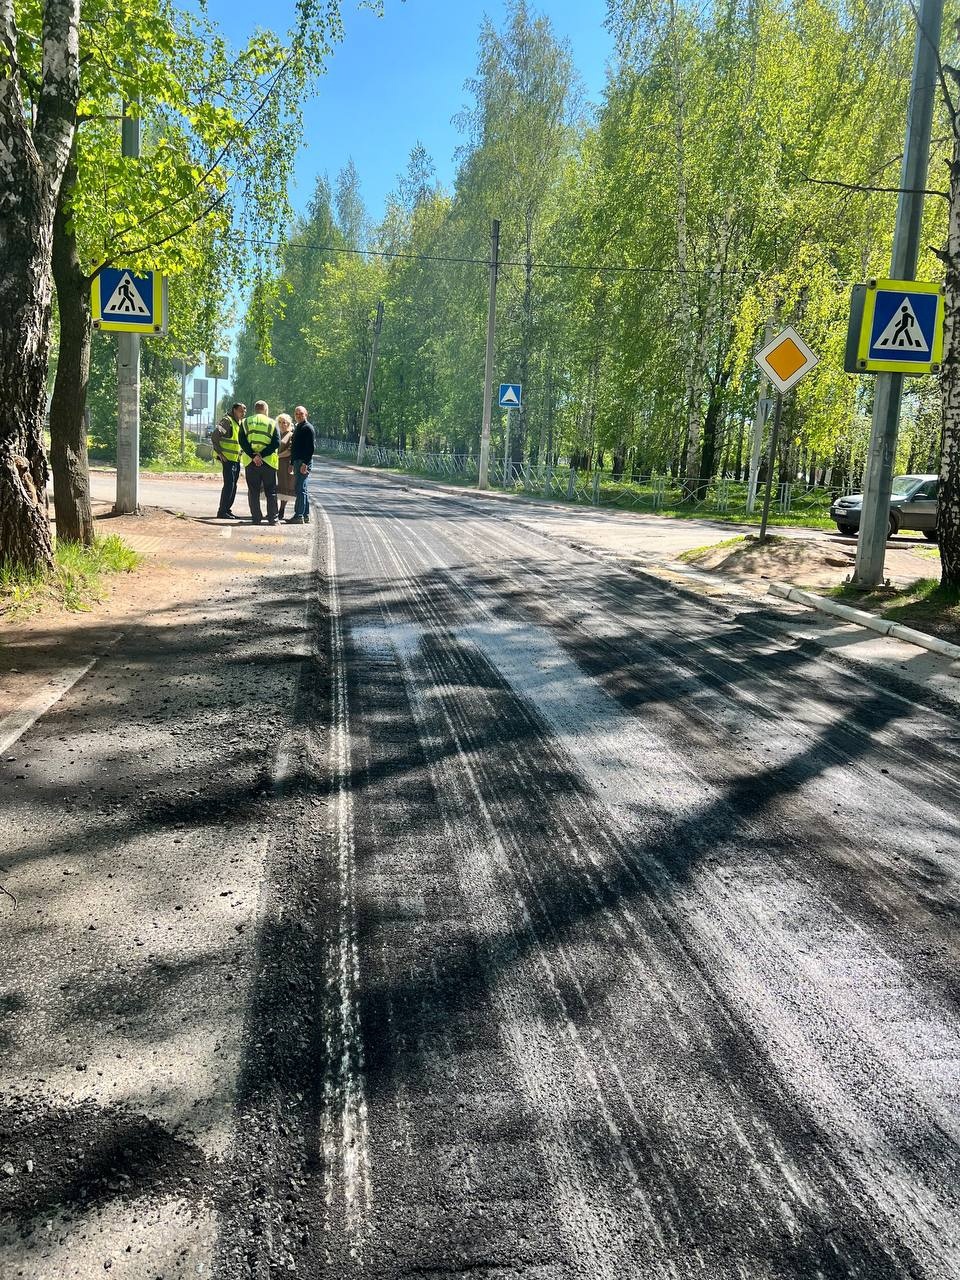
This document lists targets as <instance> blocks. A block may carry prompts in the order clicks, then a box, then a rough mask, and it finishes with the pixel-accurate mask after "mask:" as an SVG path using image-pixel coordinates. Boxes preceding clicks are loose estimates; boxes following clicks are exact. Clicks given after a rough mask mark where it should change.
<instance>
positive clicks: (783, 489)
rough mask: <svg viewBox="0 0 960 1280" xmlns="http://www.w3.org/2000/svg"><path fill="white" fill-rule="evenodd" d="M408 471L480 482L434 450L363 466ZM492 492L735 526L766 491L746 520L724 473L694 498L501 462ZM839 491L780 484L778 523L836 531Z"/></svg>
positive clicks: (472, 463)
mask: <svg viewBox="0 0 960 1280" xmlns="http://www.w3.org/2000/svg"><path fill="white" fill-rule="evenodd" d="M317 452H318V453H322V454H327V455H332V456H334V457H340V458H345V459H348V460H349V461H351V462H354V463H355V462H356V460H357V445H356V444H355V443H353V442H351V441H349V440H332V439H329V438H320V439H318V440H317ZM362 465H364V466H368V467H382V468H385V469H388V470H391V471H402V472H405V473H406V474H408V475H421V476H429V477H433V478H437V479H443V480H448V481H451V482H453V483H458V484H476V483H477V480H478V476H479V460H478V459H477V458H476V457H473V456H472V455H468V454H459V453H430V452H426V451H424V450H420V449H405V450H400V449H387V448H384V447H382V446H380V445H368V446H367V448H366V450H365V451H364V455H363V464H362ZM489 480H490V487H491V489H499V490H501V491H504V492H513V493H526V494H529V495H530V496H531V497H537V498H550V499H552V500H554V501H556V500H558V499H559V500H560V501H562V502H572V503H579V504H583V505H588V506H597V507H618V508H620V509H621V510H624V511H649V512H659V513H661V514H663V515H675V516H681V517H683V516H686V517H689V516H706V515H709V516H718V517H720V518H722V519H725V520H730V521H751V520H756V521H759V519H760V511H761V509H762V505H763V489H762V486H761V489H760V492H759V494H758V496H757V503H756V507H755V509H754V514H753V515H752V516H748V515H747V485H746V483H745V482H743V481H738V480H733V479H731V478H730V477H729V476H719V477H716V478H715V479H713V480H711V481H710V482H709V484H707V485H705V486H704V487H703V489H702V490H701V492H700V493H699V494H698V496H697V497H696V498H694V499H690V498H687V497H686V496H685V492H684V489H683V486H682V484H681V482H680V481H679V480H678V479H677V478H676V477H674V476H666V475H651V476H636V475H635V476H632V477H631V478H629V479H627V478H626V476H622V477H621V478H620V479H619V480H617V479H614V476H613V473H612V472H610V471H604V470H600V469H596V470H594V471H592V472H590V471H577V470H575V469H573V468H572V467H569V466H562V465H559V464H558V465H556V466H550V465H547V464H541V465H539V466H535V465H531V464H530V463H524V464H523V466H517V465H514V464H512V463H507V464H506V465H504V462H503V460H502V459H499V460H497V461H491V466H490V476H489ZM838 492H839V491H838V490H835V489H833V490H831V489H824V488H810V487H809V486H807V485H803V484H781V485H779V486H778V487H777V488H776V489H775V490H774V492H773V495H772V501H771V513H772V518H774V519H775V520H776V522H777V523H779V524H814V525H821V526H830V525H831V524H832V521H831V520H830V517H829V508H830V503H831V501H832V500H833V498H834V497H835V496H836V495H837V493H838Z"/></svg>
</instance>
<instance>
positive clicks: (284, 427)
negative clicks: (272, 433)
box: [277, 413, 297, 520]
mask: <svg viewBox="0 0 960 1280" xmlns="http://www.w3.org/2000/svg"><path fill="white" fill-rule="evenodd" d="M277 431H278V432H279V433H280V448H279V449H278V450H277V458H278V460H279V466H278V467H277V498H278V499H279V502H280V510H279V511H278V512H277V519H278V520H282V519H283V517H284V516H285V515H286V514H287V502H288V501H289V500H290V499H291V498H295V497H296V496H297V494H296V489H295V488H294V485H293V467H292V466H291V465H290V446H291V445H292V444H293V419H292V418H291V417H290V415H289V413H278V414H277Z"/></svg>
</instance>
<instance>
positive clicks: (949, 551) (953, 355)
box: [937, 123, 960, 589]
mask: <svg viewBox="0 0 960 1280" xmlns="http://www.w3.org/2000/svg"><path fill="white" fill-rule="evenodd" d="M954 128H955V131H956V123H955V125H954ZM943 256H944V261H945V264H946V269H947V270H946V325H945V330H944V343H943V369H942V372H941V374H940V385H941V388H942V392H943V448H942V451H941V455H940V494H939V505H938V510H937V530H938V534H939V541H940V563H941V582H942V584H943V586H945V587H952V588H954V589H960V138H955V141H954V151H953V161H952V163H951V165H950V216H949V222H948V226H947V248H946V253H945V254H944V255H943Z"/></svg>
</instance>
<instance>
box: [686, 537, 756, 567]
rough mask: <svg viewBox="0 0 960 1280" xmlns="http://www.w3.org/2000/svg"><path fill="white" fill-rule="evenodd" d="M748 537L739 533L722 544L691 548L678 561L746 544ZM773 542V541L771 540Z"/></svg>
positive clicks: (713, 543) (724, 540) (708, 544)
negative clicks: (742, 543)
mask: <svg viewBox="0 0 960 1280" xmlns="http://www.w3.org/2000/svg"><path fill="white" fill-rule="evenodd" d="M746 540H747V536H746V534H744V533H738V534H737V535H736V537H734V538H724V539H723V541H722V542H708V543H707V544H706V545H705V546H703V547H690V548H688V550H686V551H681V552H680V554H679V555H678V556H677V559H678V560H687V561H689V560H696V558H697V557H698V556H702V555H703V554H704V553H705V552H707V551H721V550H723V549H724V548H725V547H736V546H739V545H740V543H741V542H746ZM769 541H771V542H772V541H773V539H772V538H771V539H769Z"/></svg>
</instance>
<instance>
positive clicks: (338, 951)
mask: <svg viewBox="0 0 960 1280" xmlns="http://www.w3.org/2000/svg"><path fill="white" fill-rule="evenodd" d="M323 520H324V525H325V527H326V534H327V578H328V581H329V584H330V585H329V591H330V651H331V652H330V656H331V663H330V666H331V679H332V685H333V697H332V704H333V705H332V715H331V726H330V729H331V732H330V757H329V758H330V772H331V775H332V778H333V782H334V787H335V790H336V802H335V804H334V806H333V811H332V818H333V826H334V832H333V834H334V840H335V847H336V851H337V872H338V878H339V890H340V903H339V908H340V909H339V912H338V920H337V938H336V940H335V941H334V943H333V953H334V954H333V964H332V971H333V973H334V974H335V979H334V981H335V982H336V988H337V991H336V995H337V1008H336V1017H337V1022H336V1027H335V1032H336V1036H337V1038H338V1039H339V1044H338V1045H334V1044H333V1042H332V1040H333V1037H332V1031H331V1030H328V1033H327V1049H328V1057H329V1059H330V1062H331V1072H330V1075H328V1078H327V1080H326V1082H325V1084H324V1103H325V1105H324V1118H323V1131H322V1146H323V1150H324V1156H325V1161H326V1165H327V1169H328V1170H332V1169H333V1168H334V1167H335V1165H336V1164H337V1163H339V1164H340V1167H341V1170H342V1176H343V1197H344V1208H345V1218H346V1228H347V1233H348V1234H349V1236H350V1237H351V1238H352V1241H353V1250H354V1251H355V1252H356V1253H357V1254H359V1253H361V1252H362V1248H363V1243H364V1239H365V1237H366V1231H367V1227H368V1221H369V1214H370V1208H371V1201H372V1188H371V1179H370V1160H369V1134H368V1119H367V1098H366V1089H365V1086H364V1055H363V1041H362V1038H361V1031H360V1020H359V1016H358V1013H357V988H358V986H359V983H360V962H359V953H358V947H357V939H356V921H355V890H354V874H355V859H354V827H353V793H352V791H351V787H350V712H349V707H348V704H347V685H346V665H345V656H344V644H343V627H342V621H341V612H340V586H339V583H338V580H337V553H336V545H335V542H334V533H333V525H332V523H331V521H330V518H329V516H328V515H327V513H326V511H324V512H323ZM335 1117H336V1118H337V1119H339V1122H340V1147H339V1151H338V1150H337V1146H336V1138H337V1135H336V1131H335V1125H334V1120H335ZM328 1176H329V1175H328ZM326 1199H327V1206H328V1209H329V1208H331V1207H332V1203H333V1185H332V1182H330V1181H328V1183H327V1196H326Z"/></svg>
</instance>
